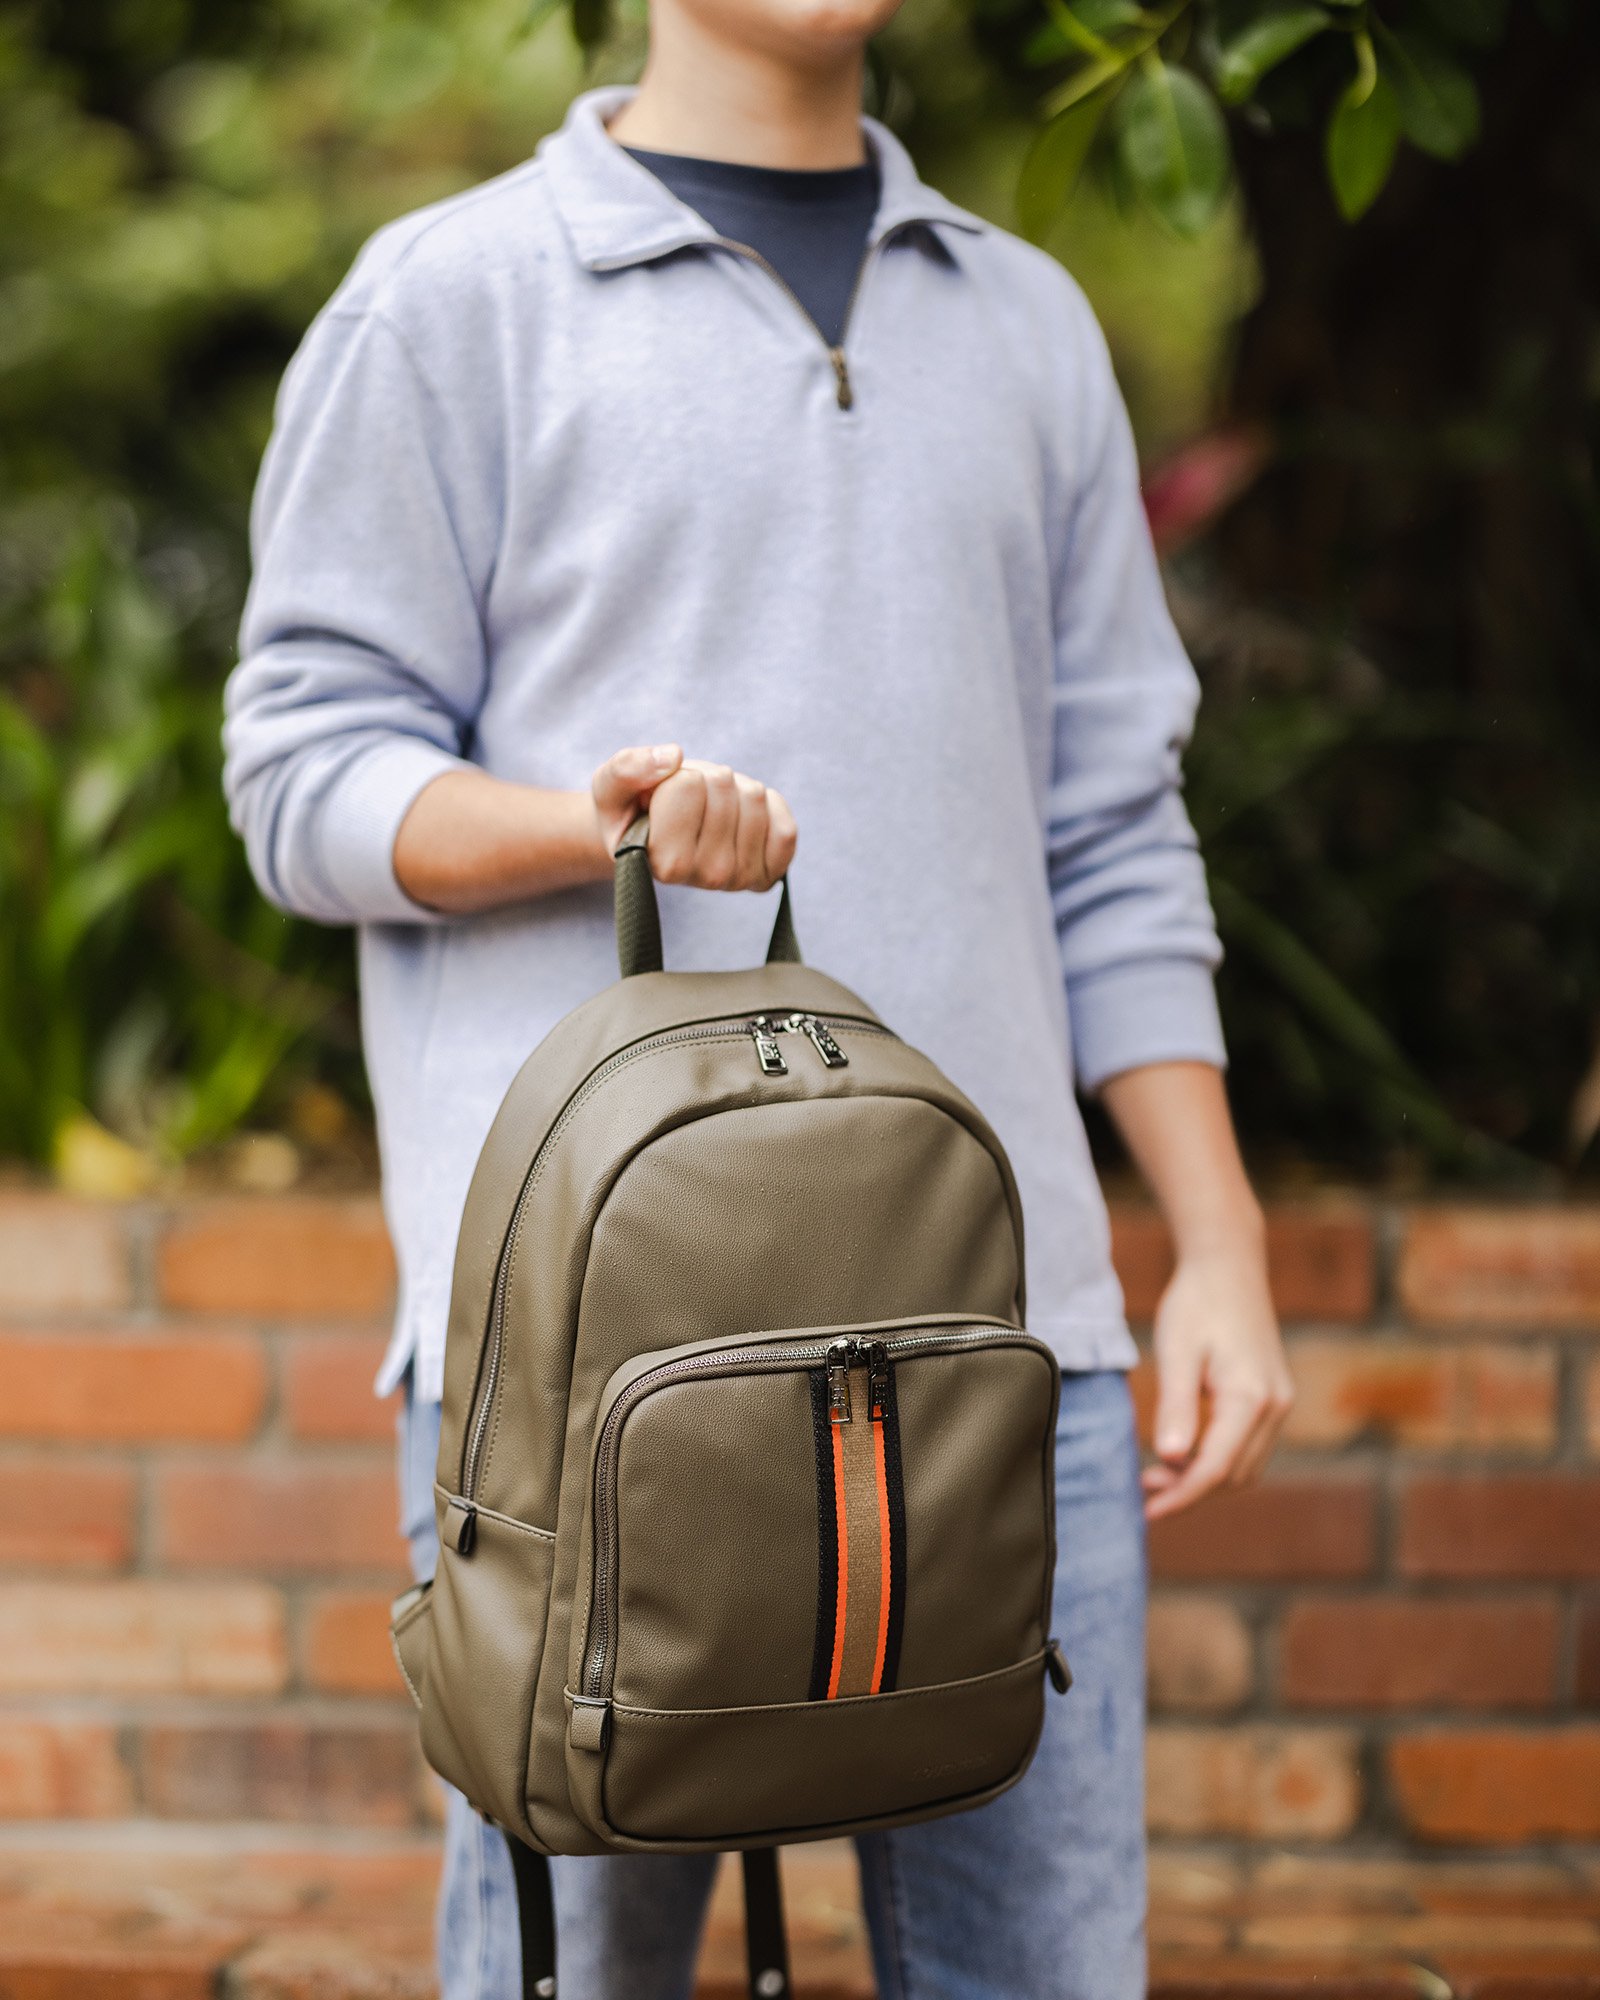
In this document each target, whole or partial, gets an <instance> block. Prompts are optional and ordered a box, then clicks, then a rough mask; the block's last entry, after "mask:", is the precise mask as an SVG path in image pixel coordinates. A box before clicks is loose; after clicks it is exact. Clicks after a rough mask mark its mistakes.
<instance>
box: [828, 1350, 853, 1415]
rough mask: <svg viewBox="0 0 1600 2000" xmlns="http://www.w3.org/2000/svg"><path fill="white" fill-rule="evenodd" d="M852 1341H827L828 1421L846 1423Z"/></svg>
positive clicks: (848, 1404) (848, 1408) (848, 1411)
mask: <svg viewBox="0 0 1600 2000" xmlns="http://www.w3.org/2000/svg"><path fill="white" fill-rule="evenodd" d="M853 1347H854V1343H853V1342H852V1341H850V1340H834V1341H830V1342H829V1343H828V1421H829V1422H830V1423H834V1424H847V1423H849V1422H850V1421H851V1416H850V1361H851V1357H852V1350H853Z"/></svg>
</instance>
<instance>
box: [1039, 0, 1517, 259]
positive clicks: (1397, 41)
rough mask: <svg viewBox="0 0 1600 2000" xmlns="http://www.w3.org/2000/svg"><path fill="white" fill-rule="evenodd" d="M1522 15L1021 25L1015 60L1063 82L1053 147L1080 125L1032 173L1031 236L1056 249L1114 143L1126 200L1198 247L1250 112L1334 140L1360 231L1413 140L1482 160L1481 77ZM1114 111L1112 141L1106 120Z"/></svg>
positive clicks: (1054, 113)
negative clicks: (1239, 122) (1233, 141)
mask: <svg viewBox="0 0 1600 2000" xmlns="http://www.w3.org/2000/svg"><path fill="white" fill-rule="evenodd" d="M1506 11H1507V10H1506V7H1505V6H1504V5H1503V4H1501V0H1465V4H1463V5H1461V6H1460V7H1457V6H1456V4H1455V0H1384V4H1383V6H1382V8H1381V9H1380V6H1379V5H1378V4H1377V0H1327V4H1325V5H1310V4H1306V0H1167V4H1165V5H1162V6H1133V5H1129V4H1126V0H1110V4H1108V0H1095V4H1092V5H1091V4H1087V0H1077V4H1076V5H1073V4H1071V0H1041V5H1040V13H1035V12H1034V9H1033V7H1032V6H1031V5H1030V6H1028V7H1026V8H1024V9H1023V10H1022V11H1021V12H1020V13H1019V14H1018V15H1017V16H1016V25H1015V29H1014V30H1013V33H1014V36H1015V39H1014V40H1013V41H1012V42H1011V47H1012V49H1013V50H1014V51H1015V60H1016V61H1017V63H1018V65H1019V67H1020V68H1021V69H1022V70H1024V71H1030V70H1031V71H1037V70H1040V69H1044V70H1050V71H1057V72H1059V75H1058V77H1057V80H1056V81H1055V82H1054V83H1053V84H1052V85H1051V86H1050V87H1049V89H1048V91H1047V93H1046V95H1045V97H1044V100H1043V106H1042V108H1043V110H1044V113H1045V115H1046V118H1047V119H1048V120H1050V121H1052V122H1051V123H1049V124H1047V126H1046V130H1047V131H1055V130H1057V128H1058V126H1059V125H1060V121H1061V120H1062V119H1063V118H1064V117H1065V116H1066V115H1067V114H1069V113H1077V114H1079V115H1078V117H1077V119H1076V121H1075V123H1074V124H1073V126H1072V128H1071V134H1072V136H1071V140H1070V142H1069V139H1068V136H1067V134H1066V132H1062V134H1061V138H1060V140H1059V142H1058V143H1057V144H1055V145H1053V146H1051V147H1048V148H1043V149H1041V150H1040V151H1038V152H1036V154H1035V155H1034V157H1033V158H1032V159H1031V160H1030V161H1029V164H1028V170H1027V173H1026V175H1025V177H1024V181H1023V186H1022V191H1021V193H1020V194H1019V200H1018V208H1019V214H1020V215H1021V216H1022V218H1023V224H1024V227H1025V228H1026V229H1027V230H1028V232H1029V233H1030V234H1031V235H1033V236H1034V237H1035V239H1036V240H1039V239H1042V237H1043V236H1044V235H1045V234H1046V232H1047V231H1048V229H1049V226H1050V223H1051V221H1052V219H1053V217H1054V215H1055V214H1056V213H1058V212H1059V210H1060V208H1061V206H1062V205H1063V204H1064V203H1065V202H1066V201H1067V200H1068V199H1069V198H1070V195H1071V192H1072V189H1073V187H1074V186H1075V185H1076V183H1077V179H1078V176H1079V174H1080V173H1081V172H1082V170H1083V167H1084V164H1085V161H1086V160H1087V159H1088V158H1089V156H1090V153H1091V149H1092V148H1094V142H1095V141H1096V139H1099V141H1100V143H1099V146H1098V148H1097V149H1096V150H1097V151H1098V153H1099V155H1100V157H1101V158H1102V159H1103V161H1104V164H1105V166H1106V169H1107V171H1108V172H1109V173H1110V174H1111V176H1112V178H1113V181H1114V183H1115V184H1116V185H1117V186H1119V187H1120V188H1122V189H1123V190H1124V191H1125V192H1126V193H1127V194H1128V195H1130V196H1131V197H1132V198H1134V199H1136V200H1139V201H1142V202H1143V203H1145V204H1146V205H1147V206H1148V207H1149V208H1150V209H1151V211H1152V212H1153V213H1154V214H1156V215H1158V216H1159V217H1160V218H1161V219H1162V221H1163V222H1164V223H1166V224H1167V226H1168V227H1169V228H1171V229H1173V230H1175V231H1176V232H1177V233H1178V234H1179V235H1183V236H1195V235H1198V234H1199V233H1200V232H1201V231H1202V230H1204V229H1205V228H1206V227H1207V226H1208V224H1209V223H1210V221H1211V220H1212V218H1213V217H1214V216H1215V214H1216V213H1217V210H1218V207H1219V206H1220V204H1221V201H1222V199H1223V196H1224V194H1225V192H1226V189H1227V182H1228V175H1229V144H1228V138H1227V130H1226V125H1225V122H1224V118H1223V109H1224V107H1231V108H1237V107H1241V106H1248V107H1249V109H1250V111H1251V113H1252V116H1253V117H1254V118H1256V119H1257V120H1258V121H1259V122H1260V123H1262V124H1264V125H1266V126H1268V127H1274V126H1277V127H1282V128H1283V129H1286V130H1292V129H1294V128H1296V127H1299V126H1303V125H1305V124H1307V123H1317V124H1320V125H1321V127H1322V128H1323V130H1324V132H1325V135H1326V137H1325V147H1326V156H1327V166H1328V180H1329V184H1330V186H1331V188H1332V191H1333V194H1334V198H1335V200H1336V201H1337V202H1338V204H1339V207H1340V209H1341V211H1342V212H1343V213H1344V214H1345V215H1346V217H1347V218H1351V219H1353V218H1354V217H1356V216H1358V215H1360V214H1362V213H1363V212H1364V211H1365V210H1366V209H1367V208H1369V207H1370V206H1371V204H1372V202H1373V201H1374V200H1376V198H1377V196H1378V194H1379V192H1380V191H1381V189H1382V187H1383V184H1384V182H1385V181H1386V180H1387V178H1388V176H1389V171H1390V168H1391V166H1392V165H1393V162H1394V158H1395V154H1396V151H1397V147H1398V140H1399V137H1400V135H1401V134H1403V135H1404V137H1405V138H1406V139H1407V140H1408V141H1409V142H1410V144H1411V145H1413V146H1415V147H1416V148H1417V149H1418V150H1419V151H1420V152H1424V153H1430V154H1432V155H1434V156H1435V157H1436V158H1440V159H1456V158H1458V157H1459V156H1460V155H1461V154H1462V153H1463V152H1465V151H1466V149H1467V148H1468V147H1469V146H1471V144H1472V143H1473V140H1474V139H1475V138H1476V136H1477V132H1478V123H1479V112H1478V91H1477V85H1476V83H1475V81H1474V79H1473V76H1472V73H1471V70H1470V69H1469V67H1468V66H1467V65H1468V62H1469V61H1470V60H1471V59H1472V58H1474V57H1478V58H1481V57H1482V56H1484V55H1485V54H1486V53H1487V52H1488V51H1490V50H1492V48H1493V47H1494V45H1495V44H1496V42H1497V41H1498V40H1499V38H1500V35H1501V34H1502V32H1503V31H1504V27H1505V20H1506ZM1041 14H1042V18H1041V17H1040V16H1041ZM1391 15H1392V16H1393V18H1392V19H1391V18H1389V17H1390V16H1391ZM1352 70H1353V71H1354V75H1353V77H1352ZM1108 104H1109V105H1110V106H1111V107H1112V116H1111V117H1110V118H1109V119H1107V120H1105V121H1104V123H1103V125H1102V124H1101V123H1100V122H1099V121H1098V120H1096V119H1095V117H1094V111H1095V109H1096V107H1099V108H1102V109H1103V108H1104V107H1105V106H1106V105H1108Z"/></svg>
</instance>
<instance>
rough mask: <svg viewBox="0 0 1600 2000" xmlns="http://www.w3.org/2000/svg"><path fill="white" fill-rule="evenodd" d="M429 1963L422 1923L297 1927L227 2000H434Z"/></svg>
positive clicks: (257, 1954) (272, 1944)
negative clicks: (356, 1929) (356, 1930)
mask: <svg viewBox="0 0 1600 2000" xmlns="http://www.w3.org/2000/svg"><path fill="white" fill-rule="evenodd" d="M432 1959H433V1953H432V1951H431V1950H430V1948H429V1926H428V1925H427V1924H426V1923H413V1924H411V1925H409V1926H405V1927H399V1928H397V1927H396V1926H394V1925H386V1926H384V1928H383V1929H382V1930H380V1931H378V1932H376V1933H374V1932H371V1931H368V1932H367V1933H365V1934H363V1935H360V1936H351V1935H349V1934H348V1933H347V1932H344V1931H326V1930H321V1929H317V1930H309V1929H303V1928H297V1929H295V1930H293V1931H291V1932H289V1933H287V1934H286V1935H283V1936H278V1937H264V1938H261V1939H259V1940H258V1941H257V1942H256V1943H255V1944H253V1945H251V1947H250V1948H249V1950H248V1951H246V1952H243V1953H242V1954H241V1955H240V1956H239V1958H238V1959H236V1960H235V1961H234V1963H233V1964H232V1965H231V1966H230V1967H229V1969H228V1982H227V1987H226V1991H227V1994H228V2000H435V1995H436V1994H437V1992H438V1988H437V1986H436V1985H435V1984H434V1979H433V1973H432ZM742 1990H743V1989H742V1988H741V1993H742ZM697 2000H698V1992H697ZM861 2000H868V1996H867V1994H865V1993H864V1994H863V1995H862V1996H861Z"/></svg>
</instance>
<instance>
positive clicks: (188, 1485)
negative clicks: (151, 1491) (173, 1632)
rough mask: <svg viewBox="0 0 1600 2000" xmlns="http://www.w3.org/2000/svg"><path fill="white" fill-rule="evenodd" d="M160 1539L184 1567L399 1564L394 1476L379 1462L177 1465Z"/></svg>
mask: <svg viewBox="0 0 1600 2000" xmlns="http://www.w3.org/2000/svg"><path fill="white" fill-rule="evenodd" d="M156 1507H157V1520H158V1522H159V1536H158V1540H159V1546H160V1549H161V1551H162V1554H163V1556H164V1557H165V1559H166V1561H167V1562H169V1563H170V1564H172V1565H173V1566H174V1567H176V1568H180V1569H246V1570H267V1571H274V1570H283V1571H294V1572H316V1571H322V1570H348V1569H381V1570H391V1571H394V1570H397V1569H398V1567H399V1565H400V1563H401V1559H402V1556H403V1553H404V1551H403V1545H402V1543H401V1540H400V1531H399V1528H398V1527H397V1525H396V1516H397V1502H396V1499H395V1485H394V1474H393V1472H392V1471H391V1469H390V1468H389V1466H388V1465H387V1463H384V1462H381V1461H380V1462H378V1463H375V1464H372V1465H364V1464H363V1465H346V1464H338V1465H329V1464H325V1463H315V1464H305V1463H299V1464H294V1463H290V1464H277V1465H214V1466H200V1465H181V1464H180V1465H170V1466H166V1467H163V1468H162V1470H161V1472H160V1474H159V1477H158V1481H157V1486H156Z"/></svg>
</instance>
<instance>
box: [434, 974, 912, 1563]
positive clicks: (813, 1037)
mask: <svg viewBox="0 0 1600 2000" xmlns="http://www.w3.org/2000/svg"><path fill="white" fill-rule="evenodd" d="M835 1029H837V1030H839V1031H840V1032H841V1033H845V1032H848V1033H850V1034H852V1035H887V1036H888V1037H889V1038H890V1039H891V1040H894V1039H895V1035H894V1031H893V1029H891V1028H886V1027H885V1026H884V1025H883V1023H882V1022H881V1021H864V1020H859V1019H856V1018H854V1017H852V1016H849V1015H833V1016H830V1017H828V1019H827V1020H826V1021H824V1020H823V1019H822V1018H821V1017H819V1016H818V1015H815V1014H804V1013H792V1014H788V1015H786V1016H784V1017H783V1019H782V1020H781V1021H774V1020H772V1018H771V1017H770V1016H768V1015H765V1014H758V1015H756V1016H754V1017H753V1018H752V1017H751V1016H749V1015H740V1016H738V1017H736V1018H730V1019H728V1020H724V1021H702V1022H700V1023H698V1024H697V1025H696V1026H694V1027H691V1028H675V1029H672V1030H669V1031H668V1032H666V1033H663V1034H659V1035H647V1036H646V1037H645V1038H644V1040H643V1041H639V1042H633V1043H630V1044H629V1046H628V1047H627V1048H625V1049H618V1050H617V1052H616V1054H615V1055H612V1056H609V1057H608V1058H607V1059H606V1060H605V1061H604V1062H603V1063H601V1065H600V1067H599V1068H598V1069H595V1070H591V1071H590V1072H589V1074H588V1076H586V1077H585V1078H584V1080H583V1082H582V1083H581V1084H579V1086H578V1088H577V1089H576V1090H575V1091H574V1092H573V1094H572V1095H571V1097H569V1098H568V1099H567V1102H566V1104H565V1105H564V1106H563V1108H562V1111H561V1115H560V1117H558V1118H557V1120H556V1122H555V1123H554V1125H552V1126H551V1128H550V1130H549V1131H548V1132H547V1133H546V1134H545V1136H544V1138H543V1139H542V1140H541V1141H540V1144H539V1147H538V1150H537V1151H536V1152H535V1153H534V1156H533V1159H532V1161H531V1162H530V1163H529V1167H528V1175H527V1179H526V1180H525V1181H524V1182H523V1183H522V1189H521V1192H520V1193H519V1194H518V1196H517V1205H516V1208H515V1209H514V1210H513V1212H512V1216H511V1227H510V1228H509V1229H508V1230H507V1232H506V1240H505V1245H504V1247H503V1249H502V1251H501V1253H500V1263H499V1266H498V1268H497V1269H496V1271H495V1279H494V1296H493V1299H492V1300H491V1302H490V1316H489V1354H488V1359H487V1361H486V1363H485V1365H484V1371H483V1384H482V1388H481V1389H480V1391H479V1393H478V1398H477V1401H476V1403H475V1405H474V1409H473V1414H472V1420H471V1422H470V1424H469V1426H468V1431H467V1446H466V1451H465V1454H464V1456H463V1458H462V1464H461V1498H462V1499H463V1500H464V1501H466V1502H467V1503H468V1507H469V1509H471V1504H472V1502H474V1501H475V1500H476V1499H477V1494H478V1477H479V1474H480V1473H481V1471H482V1469H483V1467H482V1461H483V1447H484V1440H485V1437H486V1435H487V1432H488V1427H489V1417H490V1414H491V1412H492V1411H493V1409H494V1399H495V1393H496V1391H497V1390H498V1388H499V1386H500V1362H501V1354H502V1351H503V1347H504V1340H505V1285H506V1276H507V1273H508V1272H509V1270H510V1266H511V1258H512V1254H513V1251H514V1249H515V1246H516V1241H517V1237H518V1235H519V1234H520V1232H521V1229H522V1218H523V1214H524V1211H525V1210H526V1207H527V1203H528V1197H529V1194H530V1193H531V1191H532V1188H533V1185H534V1182H535V1181H536V1180H537V1178H538V1175H539V1171H540V1168H541V1166H542V1164H543V1161H544V1157H545V1155H546V1153H548V1152H549V1150H550V1149H551V1147H552V1146H554V1145H555V1143H556V1141H557V1140H558V1139H559V1138H560V1137H561V1135H562V1133H563V1132H564V1131H565V1130H566V1128H567V1126H568V1125H569V1124H570V1123H571V1121H572V1119H573V1117H574V1116H575V1115H576V1113H577V1112H578V1110H579V1109H580V1107H581V1106H582V1105H583V1103H584V1101H585V1100H586V1099H587V1098H588V1097H589V1096H590V1094H591V1093H592V1092H593V1091H595V1090H597V1089H598V1088H599V1087H600V1085H601V1084H603V1083H604V1082H605V1081H606V1079H607V1078H608V1077H610V1076H612V1075H614V1074H615V1073H616V1071H617V1070H619V1069H621V1068H623V1067H624V1066H625V1065H626V1064H628V1063H630V1062H634V1061H636V1060H637V1059H638V1058H639V1057H641V1056H646V1055H653V1054H655V1052H656V1051H657V1050H658V1049H666V1048H676V1047H681V1046H683V1045H684V1044H686V1043H691V1042H709V1041H721V1040H723V1039H724V1038H725V1037H728V1036H741V1035H744V1036H749V1037H750V1038H751V1040H752V1041H753V1042H754V1045H755V1051H756V1057H757V1061H758V1063H759V1066H760V1071H761V1074H762V1075H763V1076H787V1075H788V1073H789V1065H788V1063H787V1062H785V1060H784V1057H783V1051H782V1050H781V1049H780V1048H779V1046H778V1043H777V1040H776V1036H778V1035H780V1034H803V1035H805V1036H806V1038H807V1040H809V1041H811V1042H812V1045H813V1046H814V1047H815V1049H816V1050H817V1053H818V1055H819V1056H820V1057H821V1058H822V1061H823V1064H824V1066H825V1067H826V1068H829V1069H837V1068H839V1067H840V1066H841V1065H842V1064H844V1063H847V1062H848V1061H849V1058H848V1057H847V1056H846V1055H845V1053H844V1051H843V1050H842V1049H841V1048H840V1047H839V1045H838V1043H837V1042H836V1041H835V1040H834V1037H833V1030H835ZM825 1044H826V1047H825V1046H824V1045H825ZM828 1048H832V1049H833V1051H834V1055H833V1057H830V1056H829V1055H828V1053H827V1049H828ZM470 1535H471V1531H470V1529H469V1530H468V1545H469V1546H470ZM463 1553H464V1551H463Z"/></svg>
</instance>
